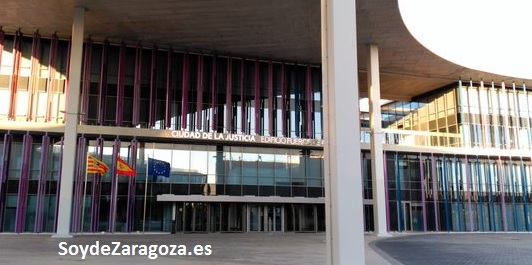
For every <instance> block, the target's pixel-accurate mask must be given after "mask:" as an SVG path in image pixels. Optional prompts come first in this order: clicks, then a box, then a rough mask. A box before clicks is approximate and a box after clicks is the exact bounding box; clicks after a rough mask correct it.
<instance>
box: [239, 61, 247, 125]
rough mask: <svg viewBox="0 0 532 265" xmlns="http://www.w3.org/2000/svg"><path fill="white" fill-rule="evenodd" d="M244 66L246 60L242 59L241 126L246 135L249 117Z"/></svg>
mask: <svg viewBox="0 0 532 265" xmlns="http://www.w3.org/2000/svg"><path fill="white" fill-rule="evenodd" d="M244 65H245V59H244V58H242V60H241V61H240V115H242V120H241V122H242V123H241V125H240V127H241V128H240V132H241V133H246V123H247V117H246V87H245V84H244V76H245V71H244Z"/></svg>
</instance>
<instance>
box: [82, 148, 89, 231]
mask: <svg viewBox="0 0 532 265" xmlns="http://www.w3.org/2000/svg"><path fill="white" fill-rule="evenodd" d="M85 157H86V158H85V183H84V187H83V202H82V203H81V205H82V206H81V233H83V226H84V225H85V196H87V175H88V173H87V167H88V166H89V156H88V155H86V156H85Z"/></svg>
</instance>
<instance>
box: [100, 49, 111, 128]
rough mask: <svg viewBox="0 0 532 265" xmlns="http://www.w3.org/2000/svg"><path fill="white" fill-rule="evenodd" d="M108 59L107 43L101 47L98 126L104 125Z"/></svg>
mask: <svg viewBox="0 0 532 265" xmlns="http://www.w3.org/2000/svg"><path fill="white" fill-rule="evenodd" d="M108 58H109V42H105V43H104V44H103V46H102V61H101V64H100V80H99V84H98V110H97V111H98V125H104V123H105V109H106V107H107V72H108V71H107V67H108V65H107V63H108V62H107V61H108Z"/></svg>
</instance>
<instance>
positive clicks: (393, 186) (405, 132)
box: [0, 31, 532, 233]
mask: <svg viewBox="0 0 532 265" xmlns="http://www.w3.org/2000/svg"><path fill="white" fill-rule="evenodd" d="M69 53H70V44H69V41H68V40H65V39H61V38H59V37H57V36H40V35H39V34H38V33H35V34H33V35H32V36H25V35H24V34H23V33H22V32H20V31H19V32H15V33H4V32H2V31H0V62H1V64H0V96H1V100H2V102H3V104H0V122H2V124H3V125H4V126H3V127H2V128H3V129H2V130H1V133H2V134H3V141H0V150H1V152H0V160H1V161H2V165H1V171H0V173H1V175H0V231H1V232H17V233H23V232H35V233H40V232H53V231H55V229H56V223H57V220H56V219H57V205H58V193H59V183H60V179H61V173H60V172H61V166H62V165H61V160H62V157H63V156H65V155H67V156H75V157H76V170H75V175H74V180H75V181H74V190H73V201H74V203H73V208H72V220H73V221H72V227H71V231H72V232H74V233H81V232H99V231H109V232H134V231H164V232H171V231H177V232H253V231H263V232H270V231H279V232H319V231H324V230H325V208H324V196H325V191H324V172H323V140H322V139H323V131H322V127H323V116H322V90H321V84H322V81H321V69H320V66H318V65H310V64H305V63H294V62H279V61H272V60H268V59H266V60H264V59H250V58H241V57H236V56H230V55H227V54H202V53H200V52H192V51H177V50H173V49H172V48H171V47H158V46H156V45H153V46H150V47H146V46H141V45H136V46H131V45H126V44H125V43H109V42H96V41H92V40H90V39H89V40H87V41H86V42H85V45H84V51H83V67H82V77H83V78H82V82H81V97H80V99H81V103H80V113H79V115H80V119H81V123H80V125H78V128H79V130H80V131H81V132H82V133H80V134H79V135H78V136H79V137H78V141H77V149H76V150H77V151H76V153H74V154H67V153H64V152H63V135H64V125H63V123H64V119H65V113H64V111H63V110H64V109H65V101H66V96H65V95H66V93H68V80H69V79H68V75H67V70H66V69H68V64H69V62H68V58H69V56H68V55H69ZM361 117H362V120H361V125H362V127H363V129H362V133H361V142H362V147H363V151H362V160H361V161H354V162H356V163H360V169H361V173H362V175H363V181H364V204H365V208H364V209H365V213H366V215H365V217H366V218H365V220H366V230H368V231H371V230H372V229H373V220H372V218H373V215H372V211H373V206H372V188H371V187H372V180H371V167H370V155H369V151H368V150H369V145H368V144H367V143H368V141H369V139H370V137H369V134H368V132H367V126H368V122H367V117H368V115H366V114H365V113H362V115H361ZM531 118H532V92H530V91H528V90H527V88H526V87H524V86H519V85H516V84H494V83H489V84H484V83H483V82H479V83H474V82H461V81H458V82H456V83H453V84H449V86H446V87H442V88H441V89H438V90H436V91H432V92H430V93H427V94H424V95H419V96H418V97H416V98H414V99H413V100H412V101H411V102H390V103H388V104H385V105H383V106H382V119H383V128H384V134H383V138H382V141H383V143H384V154H383V155H384V157H385V159H384V160H385V163H384V164H383V165H382V166H383V168H384V172H385V176H386V178H387V180H388V181H387V182H386V187H385V188H386V196H387V197H386V199H387V211H386V212H387V219H388V224H389V227H388V230H389V231H530V229H531V227H530V225H531V221H532V214H531V213H530V210H529V208H530V207H529V206H531V201H530V199H529V197H530V196H529V195H530V192H531V189H532V187H531V185H532V184H531V182H532V177H531V176H532V172H531V166H532V165H531V163H532V162H531V156H530V148H531V143H532V130H531V122H532V121H531ZM89 154H90V155H92V156H94V157H97V158H99V159H100V160H102V161H103V162H104V163H106V164H107V165H108V166H109V168H110V170H109V172H108V173H107V174H106V175H103V176H99V175H96V174H86V173H85V172H86V169H85V168H86V157H87V155H89ZM116 157H121V158H122V159H124V160H125V161H127V162H128V164H129V165H130V166H132V167H133V168H135V170H136V172H137V174H138V176H137V177H135V178H128V177H124V176H116V174H115V173H116V167H117V166H116ZM148 158H154V159H157V160H161V161H165V162H168V163H170V167H171V169H170V176H169V177H168V178H167V177H163V176H149V175H148V170H147V167H148V165H147V163H148ZM353 177H355V176H353Z"/></svg>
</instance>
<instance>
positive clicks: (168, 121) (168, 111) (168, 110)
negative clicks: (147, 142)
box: [164, 48, 174, 129]
mask: <svg viewBox="0 0 532 265" xmlns="http://www.w3.org/2000/svg"><path fill="white" fill-rule="evenodd" d="M173 56H174V51H173V50H172V48H170V49H168V54H167V57H166V97H165V99H166V104H165V112H164V114H165V115H164V116H165V117H164V127H165V129H170V128H171V127H172V96H173V95H172V58H173Z"/></svg>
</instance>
